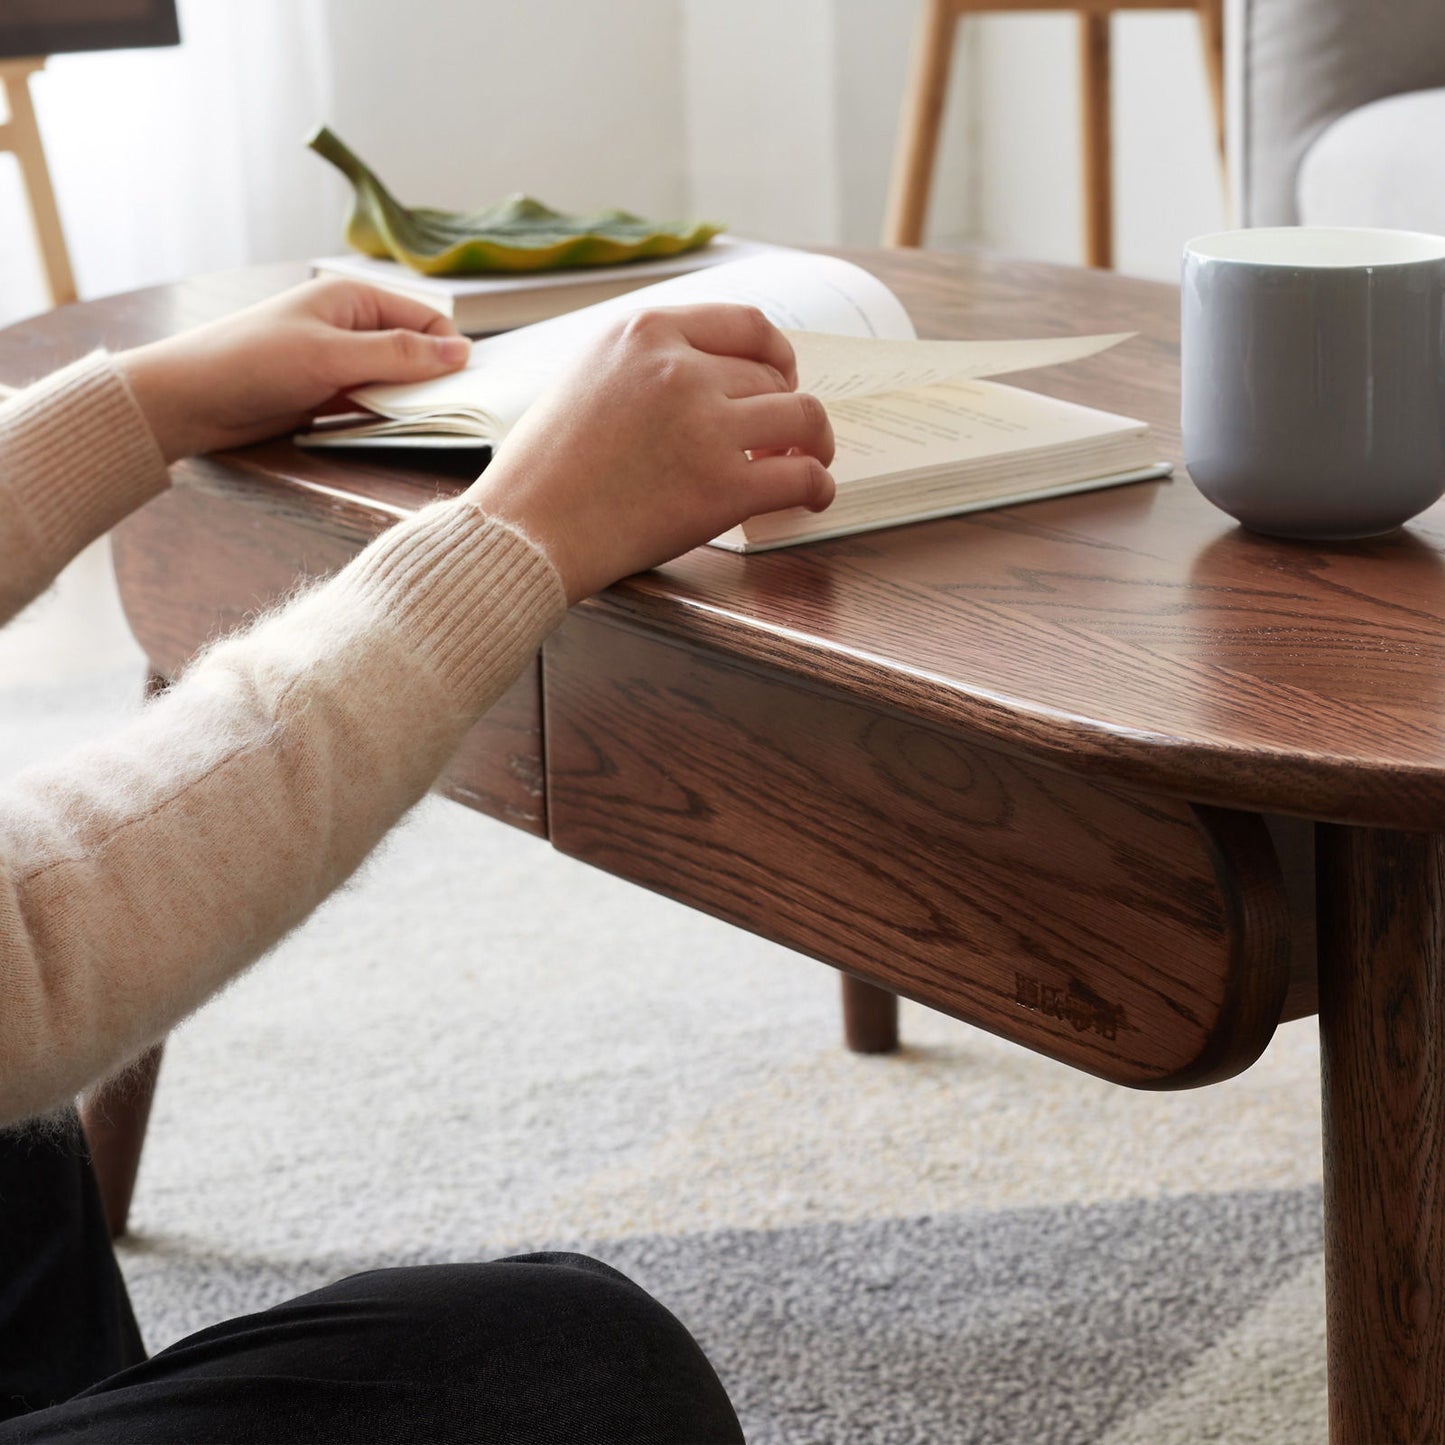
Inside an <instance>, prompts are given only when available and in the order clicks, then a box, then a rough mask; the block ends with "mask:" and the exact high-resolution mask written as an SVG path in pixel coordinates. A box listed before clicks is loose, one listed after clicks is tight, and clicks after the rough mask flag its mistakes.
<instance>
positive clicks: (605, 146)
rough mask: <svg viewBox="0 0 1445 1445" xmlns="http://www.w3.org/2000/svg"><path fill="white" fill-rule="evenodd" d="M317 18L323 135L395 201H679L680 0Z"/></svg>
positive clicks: (361, 7) (386, 3) (462, 5)
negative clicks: (324, 91) (327, 108)
mask: <svg viewBox="0 0 1445 1445" xmlns="http://www.w3.org/2000/svg"><path fill="white" fill-rule="evenodd" d="M212 3H214V0H212ZM402 15H405V17H406V19H405V23H403V21H402V19H401V17H402ZM328 27H329V37H330V59H331V66H332V108H331V123H332V128H333V129H334V130H335V131H336V132H337V133H338V134H339V135H340V136H342V138H343V139H344V140H346V142H347V144H349V145H350V146H352V147H353V149H355V150H356V151H357V153H358V154H360V155H361V156H363V157H364V158H365V159H366V160H367V162H368V163H369V164H371V165H372V166H373V167H374V168H375V169H376V170H377V172H378V173H379V174H380V175H381V177H382V178H383V180H385V181H387V183H388V184H389V185H391V186H392V188H393V189H394V190H396V191H398V192H399V193H400V195H401V198H402V199H403V200H406V201H410V202H412V203H414V204H425V205H439V206H443V207H459V208H460V207H467V206H476V205H479V204H483V203H486V202H488V201H490V200H494V199H499V198H501V197H502V196H505V195H507V194H509V193H511V192H513V191H527V192H529V193H530V194H532V195H534V196H536V197H537V198H538V199H539V200H542V201H546V202H547V203H548V204H550V205H553V206H556V207H558V208H560V209H564V210H588V209H595V208H600V207H606V206H621V207H623V208H624V209H627V210H635V211H639V212H641V213H643V214H650V215H657V216H677V215H680V214H681V213H682V212H683V211H684V210H685V209H686V202H687V178H686V175H685V166H684V159H685V150H684V146H683V139H682V136H683V127H684V123H685V122H684V114H683V89H682V74H681V70H680V66H679V56H680V49H681V27H682V19H681V14H680V10H679V4H678V0H413V3H411V4H408V5H404V6H401V5H398V4H397V3H396V0H329V3H328Z"/></svg>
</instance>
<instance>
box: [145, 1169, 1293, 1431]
mask: <svg viewBox="0 0 1445 1445" xmlns="http://www.w3.org/2000/svg"><path fill="white" fill-rule="evenodd" d="M531 1247H532V1246H531V1245H526V1244H522V1245H515V1246H511V1247H510V1248H505V1247H504V1248H505V1252H523V1251H525V1250H526V1249H529V1248H531ZM544 1247H552V1248H556V1247H570V1248H579V1249H582V1250H584V1251H586V1252H588V1253H591V1254H595V1255H597V1256H599V1257H600V1258H603V1259H606V1260H607V1261H608V1262H609V1263H611V1264H613V1265H616V1266H617V1267H618V1268H619V1269H622V1270H623V1271H624V1272H626V1273H627V1274H629V1275H631V1276H632V1277H633V1278H634V1279H636V1280H637V1281H638V1282H639V1283H641V1284H643V1285H645V1286H646V1287H647V1288H648V1289H650V1290H651V1291H652V1292H653V1293H654V1294H655V1295H657V1296H658V1297H659V1298H660V1299H662V1300H663V1301H665V1302H666V1303H667V1304H668V1306H669V1307H670V1308H671V1309H672V1310H673V1311H674V1313H676V1314H677V1315H678V1316H679V1317H680V1318H682V1319H683V1320H684V1321H685V1322H686V1323H687V1325H688V1326H689V1328H690V1329H691V1330H692V1331H693V1333H694V1334H695V1335H696V1336H697V1337H698V1339H699V1340H700V1341H701V1342H702V1344H703V1347H704V1348H705V1349H706V1351H707V1353H708V1355H709V1356H710V1357H711V1359H712V1360H713V1362H714V1364H715V1365H716V1366H717V1368H718V1372H719V1374H720V1375H721V1376H722V1378H723V1380H724V1382H725V1383H726V1385H727V1387H728V1390H729V1393H730V1394H731V1395H732V1397H733V1400H734V1403H735V1404H736V1405H737V1408H738V1413H739V1415H740V1416H741V1418H742V1420H743V1422H744V1425H745V1427H746V1429H747V1432H748V1438H749V1440H750V1441H752V1442H754V1445H811V1442H819V1445H822V1442H828V1445H912V1442H934V1445H1020V1442H1058V1445H1074V1442H1078V1445H1084V1442H1095V1441H1100V1440H1102V1439H1103V1438H1104V1437H1105V1435H1106V1434H1107V1433H1108V1432H1109V1430H1110V1429H1111V1428H1112V1427H1115V1426H1117V1425H1119V1424H1120V1423H1121V1422H1127V1420H1128V1419H1129V1418H1130V1417H1131V1416H1134V1415H1137V1414H1140V1413H1141V1412H1147V1411H1148V1410H1149V1408H1150V1407H1151V1406H1152V1405H1153V1404H1154V1403H1155V1402H1156V1401H1157V1400H1158V1399H1159V1398H1160V1397H1161V1396H1163V1395H1165V1394H1166V1393H1167V1392H1168V1391H1169V1390H1170V1389H1171V1388H1172V1387H1173V1386H1174V1385H1175V1383H1176V1382H1177V1381H1178V1380H1179V1379H1180V1378H1181V1376H1182V1375H1183V1374H1184V1373H1185V1372H1186V1371H1187V1370H1188V1368H1189V1367H1190V1366H1191V1365H1192V1364H1193V1363H1194V1362H1195V1361H1197V1360H1198V1359H1199V1358H1200V1356H1201V1355H1203V1354H1204V1352H1205V1351H1207V1350H1208V1349H1209V1348H1210V1347H1211V1346H1213V1345H1214V1344H1215V1343H1216V1342H1218V1341H1220V1340H1221V1339H1222V1338H1224V1337H1225V1336H1226V1335H1227V1334H1228V1332H1229V1331H1230V1330H1231V1329H1233V1328H1234V1327H1235V1326H1236V1325H1237V1324H1238V1323H1239V1322H1240V1320H1241V1319H1242V1318H1244V1316H1245V1315H1246V1314H1247V1313H1248V1312H1249V1311H1250V1310H1251V1309H1253V1308H1254V1307H1256V1306H1257V1305H1258V1304H1259V1303H1260V1302H1261V1301H1262V1300H1263V1299H1265V1298H1266V1297H1267V1296H1268V1295H1269V1294H1270V1293H1271V1292H1272V1291H1274V1290H1276V1289H1278V1288H1279V1287H1280V1286H1281V1285H1283V1284H1285V1283H1286V1282H1287V1281H1288V1280H1289V1279H1290V1278H1291V1277H1292V1276H1294V1275H1295V1274H1297V1273H1298V1272H1299V1270H1300V1269H1301V1267H1302V1266H1304V1265H1306V1264H1308V1263H1309V1262H1310V1261H1311V1260H1313V1259H1314V1258H1316V1257H1317V1256H1318V1254H1319V1251H1320V1248H1321V1204H1320V1194H1319V1191H1318V1190H1317V1189H1314V1188H1305V1189H1297V1190H1287V1191H1249V1192H1241V1193H1234V1194H1209V1195H1191V1196H1186V1197H1182V1198H1165V1199H1154V1200H1127V1201H1123V1202H1111V1203H1103V1204H1094V1205H1074V1206H1065V1207H1062V1208H1038V1209H1009V1210H999V1211H996V1212H980V1213H970V1214H958V1215H943V1216H934V1217H926V1218H919V1219H901V1220H876V1221H867V1222H864V1223H858V1224H823V1225H809V1226H802V1227H798V1228H790V1229H775V1230H758V1231H750V1230H724V1231H719V1232H716V1233H712V1234H701V1235H649V1236H640V1237H636V1238H630V1239H612V1240H595V1239H594V1240H574V1241H570V1242H565V1241H564V1242H559V1241H555V1240H554V1241H548V1242H547V1244H546V1245H545V1246H544ZM499 1252H503V1251H502V1250H501V1249H499V1250H493V1251H490V1253H492V1254H496V1253H499ZM441 1258H442V1256H440V1255H437V1254H433V1253H431V1252H429V1251H427V1250H425V1249H420V1250H417V1251H416V1252H414V1253H412V1254H410V1255H409V1256H408V1257H407V1258H405V1259H398V1258H396V1257H390V1258H386V1259H368V1258H366V1257H365V1256H364V1255H361V1254H356V1255H351V1256H347V1257H335V1258H332V1259H329V1260H326V1261H311V1262H308V1263H306V1264H302V1265H297V1264H284V1263H277V1262H270V1261H264V1260H253V1261H249V1262H247V1261H244V1260H241V1259H237V1258H234V1257H230V1258H226V1257H216V1256H204V1255H202V1256H197V1257H190V1256H188V1255H187V1254H186V1252H185V1251H184V1250H180V1251H175V1252H172V1251H171V1250H168V1249H166V1248H164V1247H162V1248H155V1249H147V1248H144V1247H142V1248H140V1249H132V1250H127V1252H126V1260H127V1273H128V1275H129V1277H130V1279H131V1282H132V1289H133V1292H134V1296H135V1301H136V1305H137V1309H138V1311H139V1313H140V1315H141V1317H142V1319H144V1320H145V1321H146V1323H147V1328H148V1330H149V1331H150V1332H151V1334H152V1338H153V1339H154V1340H155V1341H156V1342H159V1341H160V1340H162V1339H170V1338H174V1337H175V1336H177V1335H179V1334H182V1333H185V1332H187V1331H188V1330H191V1329H196V1328H199V1327H201V1326H202V1325H204V1324H207V1323H210V1322H211V1321H212V1320H216V1319H221V1318H225V1317H227V1316H229V1315H234V1314H239V1313H247V1312H249V1311H251V1310H255V1309H262V1308H265V1307H266V1306H267V1305H269V1304H272V1303H276V1302H278V1301H279V1300H282V1299H285V1298H287V1297H289V1296H290V1295H292V1294H295V1293H299V1292H302V1291H304V1290H306V1289H311V1288H315V1287H316V1286H318V1285H320V1284H323V1283H326V1282H327V1281H328V1280H330V1279H334V1278H339V1277H341V1276H344V1275H346V1274H349V1273H354V1272H356V1271H357V1270H360V1269H365V1268H373V1267H376V1266H378V1265H382V1264H398V1263H407V1264H424V1263H433V1262H438V1261H439V1260H440V1259H441ZM1258 1363H1259V1367H1260V1369H1261V1371H1262V1372H1264V1375H1263V1378H1267V1375H1268V1371H1269V1369H1270V1362H1269V1360H1268V1359H1267V1358H1262V1359H1260V1360H1259V1362H1258ZM1189 1438H1194V1437H1191V1436H1189V1435H1185V1436H1182V1437H1180V1439H1181V1445H1182V1441H1183V1440H1184V1439H1189ZM1274 1438H1275V1439H1276V1440H1279V1441H1281V1442H1283V1441H1286V1440H1288V1439H1289V1436H1288V1435H1287V1434H1281V1435H1276V1436H1275V1437H1274ZM1159 1445H1168V1442H1166V1441H1165V1440H1163V1439H1161V1440H1160V1441H1159Z"/></svg>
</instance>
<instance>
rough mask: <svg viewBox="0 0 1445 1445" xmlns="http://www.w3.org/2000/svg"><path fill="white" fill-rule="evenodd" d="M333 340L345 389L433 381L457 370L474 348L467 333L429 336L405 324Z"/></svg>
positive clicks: (340, 334)
mask: <svg viewBox="0 0 1445 1445" xmlns="http://www.w3.org/2000/svg"><path fill="white" fill-rule="evenodd" d="M333 344H334V347H335V361H334V374H335V375H337V376H338V377H339V381H338V389H340V390H342V391H345V390H347V389H348V388H350V387H355V386H360V385H361V384H362V383H363V382H377V381H429V380H430V379H431V378H432V377H435V376H445V375H446V374H447V373H448V372H449V371H455V370H456V369H457V368H458V367H459V366H461V365H462V364H463V363H464V362H465V361H466V359H467V355H468V353H469V352H470V351H471V342H469V341H468V340H467V339H466V337H464V336H429V335H426V334H424V333H423V332H420V331H409V330H407V329H406V328H405V327H397V328H395V329H393V330H391V331H353V332H338V333H337V335H336V339H335V341H334V343H333Z"/></svg>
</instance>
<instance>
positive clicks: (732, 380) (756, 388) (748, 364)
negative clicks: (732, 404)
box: [706, 356, 793, 401]
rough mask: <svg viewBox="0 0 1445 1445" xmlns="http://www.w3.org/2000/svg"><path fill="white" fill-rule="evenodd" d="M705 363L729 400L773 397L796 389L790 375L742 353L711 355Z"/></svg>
mask: <svg viewBox="0 0 1445 1445" xmlns="http://www.w3.org/2000/svg"><path fill="white" fill-rule="evenodd" d="M706 365H707V366H708V368H709V373H710V375H711V376H712V377H713V379H714V380H715V381H716V383H717V385H718V386H720V387H721V388H722V394H723V395H724V396H725V397H727V398H728V399H729V400H730V401H736V400H739V399H741V398H743V397H747V396H773V395H775V394H777V393H779V392H787V391H791V390H792V389H793V388H792V387H791V386H790V385H789V383H788V378H787V377H786V376H784V375H783V373H782V372H781V371H779V370H778V368H777V367H776V366H769V365H768V364H767V363H766V362H765V361H747V360H745V359H744V358H743V357H741V356H709V357H707V358H706Z"/></svg>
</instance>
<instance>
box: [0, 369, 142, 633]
mask: <svg viewBox="0 0 1445 1445" xmlns="http://www.w3.org/2000/svg"><path fill="white" fill-rule="evenodd" d="M169 481H170V478H169V475H168V474H167V472H166V463H165V458H164V457H163V456H162V455H161V450H160V447H159V446H157V444H156V440H155V437H154V436H152V434H151V429H150V427H149V426H147V425H146V420H145V417H144V415H143V414H142V412H141V409H140V406H139V405H138V404H137V402H136V400H135V398H134V396H132V395H131V390H130V387H129V386H128V385H127V383H126V381H125V378H124V377H123V376H122V375H121V374H120V372H119V370H118V369H117V368H116V365H115V363H114V362H113V361H112V360H111V359H110V358H109V357H108V356H106V355H105V354H104V353H103V352H97V353H96V354H95V355H94V356H89V357H86V359H85V360H84V361H77V362H76V363H75V364H74V365H73V366H67V367H66V368H65V369H64V370H63V371H58V372H56V373H55V375H54V376H51V377H48V378H47V379H46V380H45V381H42V382H39V383H37V384H36V385H35V386H32V387H27V388H26V389H25V390H24V391H22V392H20V393H18V394H17V395H16V396H14V397H12V398H10V399H9V400H8V401H5V402H4V403H3V404H0V623H3V622H5V621H6V620H7V619H8V618H10V617H13V616H14V615H15V613H17V612H19V611H20V609H21V608H22V607H24V606H25V604H26V603H27V602H29V601H30V600H31V599H32V598H33V597H35V596H36V595H38V594H39V593H40V592H42V591H44V589H45V588H46V587H48V586H49V585H50V583H51V582H53V581H54V580H55V577H56V575H57V574H58V573H59V572H60V569H61V568H62V567H64V566H65V564H66V563H67V562H69V561H70V559H71V558H72V557H74V556H75V554H76V553H77V552H79V551H80V550H81V548H82V547H84V546H85V545H86V543H88V542H93V541H94V540H95V539H96V538H97V537H99V536H100V535H101V534H102V533H103V532H108V531H109V530H110V529H111V528H112V527H113V526H115V524H116V523H117V522H119V521H120V520H121V518H122V517H125V516H128V515H129V514H130V513H131V512H133V511H135V509H136V508H137V507H139V506H140V505H141V504H142V503H143V502H147V501H149V500H150V498H151V497H153V496H155V495H156V493H158V492H161V491H163V490H164V489H165V488H166V486H167V485H168V484H169Z"/></svg>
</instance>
